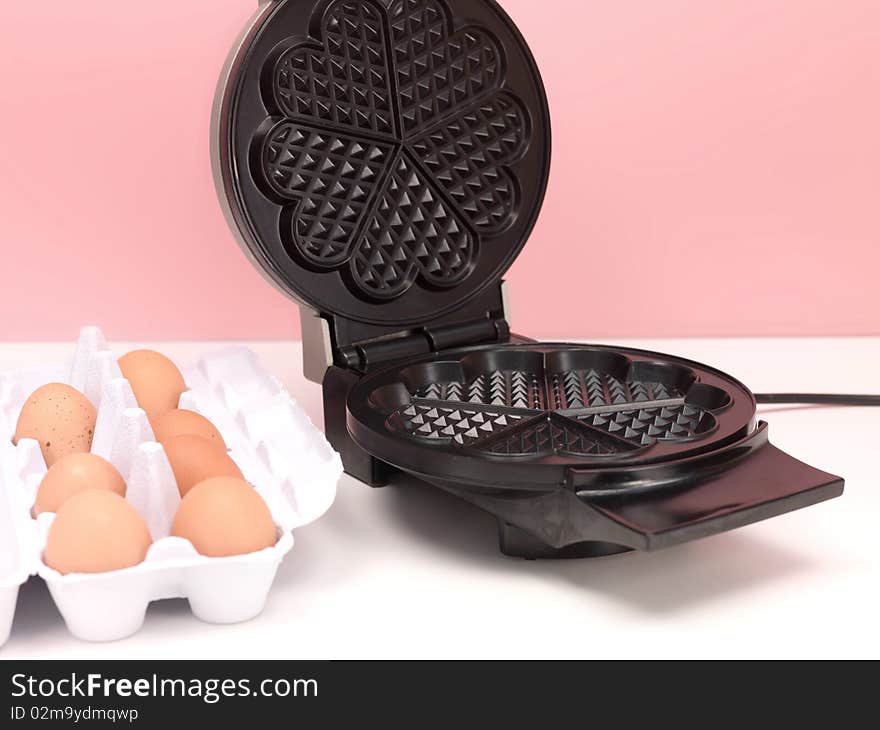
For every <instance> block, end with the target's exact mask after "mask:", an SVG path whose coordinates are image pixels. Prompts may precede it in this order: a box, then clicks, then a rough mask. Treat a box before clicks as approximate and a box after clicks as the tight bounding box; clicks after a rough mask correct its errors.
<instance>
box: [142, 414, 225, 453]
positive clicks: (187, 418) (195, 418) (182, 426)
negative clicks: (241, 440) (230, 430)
mask: <svg viewBox="0 0 880 730" xmlns="http://www.w3.org/2000/svg"><path fill="white" fill-rule="evenodd" d="M153 433H155V434H156V441H158V442H159V443H160V444H164V443H165V442H166V441H168V440H170V439H172V438H174V437H175V436H186V435H189V436H201V437H202V438H204V439H208V441H210V442H211V443H214V444H216V445H217V446H219V447H220V448H221V449H223V451H226V442H225V441H224V440H223V436H221V435H220V432H219V431H218V430H217V427H216V426H215V425H214V424H213V423H211V422H210V421H209V420H208V419H207V418H205V417H204V416H203V415H201V414H199V413H196V412H195V411H186V410H179V409H177V408H175V409H174V410H172V411H166V412H165V413H163V414H162V415H161V416H159V417H158V418H157V419H156V420H155V421H154V422H153Z"/></svg>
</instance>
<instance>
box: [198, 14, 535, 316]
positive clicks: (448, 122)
mask: <svg viewBox="0 0 880 730" xmlns="http://www.w3.org/2000/svg"><path fill="white" fill-rule="evenodd" d="M216 122H217V128H216V129H215V140H219V142H220V149H219V150H218V155H217V158H218V159H217V162H218V163H219V164H218V166H217V172H218V177H219V178H220V179H219V180H218V183H219V186H220V189H221V191H222V196H221V197H222V198H223V199H224V203H225V205H226V208H227V213H228V214H229V215H230V217H231V218H232V220H233V223H234V228H235V229H236V230H237V232H238V233H240V238H241V239H242V242H243V244H244V247H245V249H246V251H247V252H248V253H249V254H250V256H251V257H252V259H253V260H255V262H256V263H257V265H258V266H259V268H261V269H262V270H263V272H264V273H265V274H266V275H268V276H269V277H270V279H271V280H272V281H273V282H274V283H275V284H276V285H278V286H279V287H280V288H281V289H282V290H283V291H284V292H286V293H287V294H289V295H290V296H293V297H294V298H296V299H298V300H300V301H303V302H305V303H307V304H309V305H310V306H312V307H313V308H315V309H317V310H319V311H322V312H326V313H332V314H335V315H338V316H341V317H345V318H347V319H352V320H355V321H359V322H365V323H371V324H381V325H384V326H387V325H407V324H420V323H423V322H424V321H426V320H428V319H431V318H435V317H439V316H443V315H444V314H446V313H448V312H451V311H452V310H454V309H456V308H459V307H461V306H462V305H463V304H465V303H466V302H467V301H468V300H469V299H470V298H472V297H474V296H476V295H477V294H479V293H480V292H482V291H483V290H484V289H485V288H486V287H488V286H490V285H492V284H497V283H498V282H499V281H500V279H501V277H502V275H503V274H504V272H505V271H506V270H507V269H508V268H509V266H510V265H511V263H512V262H513V260H514V259H515V258H516V256H517V254H518V253H519V251H520V250H521V249H522V247H523V245H524V244H525V242H526V239H527V238H528V236H529V234H530V233H531V230H532V228H533V226H534V224H535V221H536V219H537V216H538V211H539V209H540V207H541V204H542V202H543V197H544V192H545V188H546V183H547V176H548V172H549V159H550V130H549V114H548V110H547V101H546V97H545V94H544V89H543V86H542V84H541V80H540V76H539V74H538V71H537V68H536V66H535V62H534V59H533V58H532V56H531V53H530V52H529V50H528V48H527V46H526V45H525V43H524V41H523V39H522V38H521V36H520V35H519V33H518V31H517V30H516V28H515V27H514V26H513V24H512V23H511V21H510V20H509V19H508V18H507V16H506V15H505V14H504V13H503V11H502V10H501V9H500V8H499V7H498V5H497V3H495V2H494V0H329V1H328V0H323V1H316V0H277V2H273V3H269V4H268V5H266V6H264V7H263V8H262V9H261V11H260V12H259V13H258V15H257V16H256V18H255V20H254V22H253V25H252V27H251V28H250V29H249V31H248V32H247V33H246V34H245V37H244V40H243V43H242V45H241V47H240V48H239V49H237V51H236V52H235V53H234V54H233V57H232V60H231V63H230V68H229V70H228V73H227V75H226V76H225V78H224V86H223V94H222V96H221V98H220V102H219V105H218V108H217V110H216Z"/></svg>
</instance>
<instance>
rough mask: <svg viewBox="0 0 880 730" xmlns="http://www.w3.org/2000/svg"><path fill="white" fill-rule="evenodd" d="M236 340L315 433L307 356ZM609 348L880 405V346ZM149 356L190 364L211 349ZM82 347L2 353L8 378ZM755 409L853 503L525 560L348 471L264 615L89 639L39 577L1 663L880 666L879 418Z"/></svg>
mask: <svg viewBox="0 0 880 730" xmlns="http://www.w3.org/2000/svg"><path fill="white" fill-rule="evenodd" d="M129 344H130V343H129ZM244 344H247V345H249V346H250V347H252V348H253V349H254V350H256V352H257V353H259V355H260V356H261V357H262V358H263V360H264V362H265V363H266V364H267V365H268V366H269V368H270V369H271V370H272V371H274V372H275V373H276V374H277V375H278V376H279V377H280V378H282V379H283V380H284V382H285V383H286V384H287V386H288V388H289V389H290V391H291V392H292V393H293V394H294V395H295V396H296V397H297V398H298V399H299V400H300V402H301V403H302V404H303V405H304V407H305V408H306V409H307V410H308V412H309V414H310V415H311V417H312V419H313V420H314V421H315V423H316V424H317V423H322V420H323V419H322V413H321V395H320V388H319V387H318V386H317V385H313V384H311V383H307V382H306V381H305V380H304V379H303V377H302V371H301V353H300V345H299V344H298V343H293V342H281V343H244ZM617 344H621V345H627V346H639V347H646V348H649V349H655V350H660V351H665V352H670V353H675V354H678V355H681V356H685V357H690V358H693V359H696V360H700V361H703V362H706V363H708V364H711V365H714V366H716V367H719V368H721V369H724V370H726V371H728V372H729V373H731V374H732V375H734V376H736V377H738V378H740V379H741V380H743V381H744V382H745V383H746V384H748V385H749V386H750V387H751V388H752V389H753V390H754V391H756V392H768V391H794V390H806V391H810V390H815V391H828V390H830V391H852V392H856V391H862V392H880V382H878V378H877V368H878V364H880V338H865V339H813V340H786V339H776V340H660V341H646V340H642V341H638V342H633V341H626V342H618V343H617ZM151 346H152V347H155V348H156V349H159V350H161V351H163V352H166V353H167V354H169V355H171V356H173V357H175V358H180V359H181V360H184V361H186V360H187V359H192V358H195V357H196V355H197V354H198V353H200V352H203V351H204V350H206V349H210V348H212V347H214V346H215V343H157V344H153V345H151ZM70 347H71V346H70V345H69V344H65V345H54V344H53V345H33V344H31V345H14V344H0V370H6V369H9V368H14V367H19V366H25V365H32V364H34V363H35V362H39V361H40V360H41V359H42V358H60V357H64V356H65V355H67V354H68V353H69V351H70ZM114 348H115V349H116V350H117V351H119V352H124V351H126V349H127V348H128V345H127V344H126V343H114ZM762 414H763V416H764V417H765V418H766V420H768V421H769V422H770V435H771V439H772V441H773V442H774V443H775V444H776V445H777V446H779V447H780V448H782V449H784V450H786V451H788V452H790V453H791V454H793V455H794V456H797V457H799V458H801V459H802V460H805V461H807V462H809V463H811V464H813V465H815V466H817V467H819V468H821V469H824V470H826V471H830V472H832V473H835V474H840V475H842V476H844V477H846V480H847V486H846V493H845V495H844V496H843V498H841V499H838V500H833V501H831V502H827V503H824V504H821V505H818V506H815V507H811V508H808V509H806V510H802V511H800V512H796V513H793V514H790V515H785V516H783V517H779V518H776V519H773V520H770V521H768V522H764V523H759V524H756V525H752V526H749V527H746V528H743V529H740V530H736V531H735V532H731V533H727V534H724V535H719V536H716V537H712V538H708V539H705V540H701V541H698V542H696V543H691V544H688V545H684V546H681V547H677V548H672V549H669V550H666V551H663V552H659V553H655V554H636V553H631V554H626V555H622V556H615V557H610V558H603V559H598V560H593V561H545V562H540V561H539V562H528V561H521V560H514V559H511V558H506V557H504V556H502V555H501V554H500V553H499V551H498V546H497V535H496V528H495V523H494V520H493V519H492V518H490V517H489V516H488V515H486V514H484V513H482V512H480V511H479V510H477V509H475V508H474V507H471V506H469V505H467V504H464V503H463V502H460V501H458V500H456V499H454V498H452V497H449V496H446V495H444V494H442V493H440V492H438V491H435V490H433V489H431V488H428V487H425V486H420V485H418V484H414V483H412V482H409V483H405V484H401V485H399V486H393V487H389V488H386V489H380V490H372V489H369V488H367V487H365V486H363V485H362V484H360V483H358V482H356V481H355V480H354V479H352V478H350V477H347V476H346V477H343V479H342V482H341V484H340V490H339V496H338V499H337V502H336V504H335V506H334V507H333V509H332V510H331V511H330V512H329V513H328V514H327V515H326V516H325V517H324V518H323V519H321V520H320V521H319V522H317V523H315V524H314V525H311V526H309V527H306V528H304V529H302V530H300V531H298V532H297V533H296V546H295V547H294V550H293V552H292V553H291V554H290V555H289V556H288V558H287V559H286V561H285V562H284V564H283V565H282V566H281V569H280V570H279V573H278V577H277V580H276V583H275V586H274V588H273V591H272V593H271V595H270V598H269V604H268V606H267V608H266V611H265V612H264V613H263V614H262V615H261V616H260V617H259V618H257V619H255V620H253V621H251V622H249V623H246V624H241V625H238V626H211V625H208V624H204V623H201V622H200V621H198V620H197V619H195V618H193V616H192V615H191V614H190V612H189V608H188V606H187V603H186V601H184V600H179V601H164V602H159V603H154V604H152V605H151V607H150V609H149V610H148V612H147V620H146V624H145V626H144V628H143V629H142V630H141V631H140V632H139V633H138V634H137V635H135V636H133V637H131V638H129V639H125V640H123V641H119V642H115V643H111V644H89V643H85V642H81V641H79V640H77V639H74V638H72V637H71V636H70V635H69V634H68V633H67V631H66V629H65V627H64V623H63V621H62V619H61V617H60V615H59V614H58V611H57V609H56V608H55V606H54V604H53V603H52V601H51V598H50V596H49V594H48V591H47V590H46V588H45V586H44V584H43V583H42V582H41V581H40V580H39V579H32V580H31V581H30V582H29V583H28V584H26V585H25V586H23V588H22V591H21V594H20V596H19V602H18V610H17V613H16V618H15V624H14V626H13V629H12V637H11V638H10V640H9V642H8V644H6V646H5V647H3V648H2V649H0V658H3V659H16V658H42V657H46V658H49V657H51V658H83V659H85V658H108V659H111V658H123V659H135V658H151V657H152V658H166V657H177V658H200V659H210V658H277V659H295V658H301V659H303V658H304V659H328V658H330V659H332V658H407V657H413V658H437V657H445V658H455V657H473V658H482V657H493V658H494V657H499V658H503V657H517V658H526V657H543V658H555V657H569V658H599V657H620V658H626V657H658V658H664V657H670V658H671V657H681V658H683V657H865V658H869V657H870V658H877V657H878V656H880V628H878V626H880V618H878V617H880V613H878V603H880V602H878V599H880V525H878V515H880V484H878V478H877V474H876V472H877V468H878V459H877V454H878V451H880V448H878V436H880V409H859V408H849V409H847V408H787V407H785V408H783V407H775V408H763V409H762Z"/></svg>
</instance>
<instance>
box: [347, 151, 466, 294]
mask: <svg viewBox="0 0 880 730" xmlns="http://www.w3.org/2000/svg"><path fill="white" fill-rule="evenodd" d="M474 252H475V248H474V244H473V239H472V237H471V234H470V232H469V231H468V230H467V229H466V228H465V227H464V226H463V225H462V224H461V222H460V221H459V219H458V217H457V216H456V215H455V214H454V212H453V211H452V210H451V209H450V208H449V206H448V205H447V204H446V203H445V202H444V200H443V199H442V198H441V197H440V196H439V195H438V194H437V193H436V192H435V191H434V190H433V189H432V186H431V185H430V184H428V183H427V181H426V180H425V179H424V177H423V176H422V174H421V172H420V170H419V169H418V168H417V167H416V166H415V165H413V164H412V163H411V162H410V160H409V159H408V157H407V156H406V155H401V156H400V157H399V158H398V160H397V165H396V168H395V170H394V171H393V173H392V174H391V177H390V178H389V180H388V185H387V187H386V188H385V190H384V192H383V194H382V198H381V200H380V202H379V205H378V207H377V209H376V213H375V215H374V216H373V219H372V221H371V222H370V225H369V227H368V228H367V231H366V235H365V239H364V243H363V244H362V245H361V246H360V247H359V248H358V250H357V252H356V254H355V257H354V259H353V260H352V270H353V272H354V275H355V276H356V277H357V279H358V281H360V282H361V283H362V284H363V286H364V287H365V288H367V289H368V290H369V291H371V292H372V293H373V294H374V295H375V296H379V297H382V298H386V299H390V298H393V297H396V296H399V295H400V294H401V293H402V292H404V291H406V290H407V289H408V288H409V287H410V286H411V285H412V283H413V282H414V281H415V279H416V276H417V274H419V273H420V274H421V275H422V276H423V277H424V279H425V280H426V281H428V282H430V283H433V284H437V285H441V286H442V285H447V286H448V285H450V284H452V283H455V282H456V281H458V280H459V279H461V278H462V277H463V276H465V275H467V273H468V272H469V267H470V264H471V261H472V257H473V255H474Z"/></svg>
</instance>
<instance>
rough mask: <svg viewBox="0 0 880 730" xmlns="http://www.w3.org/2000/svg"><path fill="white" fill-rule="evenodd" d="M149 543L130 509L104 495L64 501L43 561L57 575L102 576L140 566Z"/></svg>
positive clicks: (143, 525)
mask: <svg viewBox="0 0 880 730" xmlns="http://www.w3.org/2000/svg"><path fill="white" fill-rule="evenodd" d="M151 543H152V539H151V538H150V531H149V529H147V525H146V523H145V522H144V520H143V518H142V517H141V516H140V515H139V514H138V511H137V510H136V509H135V508H134V507H132V505H131V504H129V503H128V502H126V501H125V499H123V498H122V497H120V496H119V495H118V494H114V493H113V492H109V491H107V490H91V491H88V492H80V493H79V494H77V495H75V496H73V497H71V498H70V499H68V500H67V501H66V502H65V503H64V504H63V505H62V507H61V509H60V510H58V514H57V515H55V521H54V522H53V523H52V526H51V527H50V528H49V537H48V539H47V541H46V550H45V552H44V553H43V560H44V561H45V563H46V565H48V566H49V567H50V568H54V569H55V570H57V571H58V572H59V573H61V574H62V575H67V574H68V573H106V572H108V571H111V570H122V569H123V568H130V567H132V566H134V565H138V564H139V563H142V562H143V561H144V559H145V558H146V557H147V551H148V550H149V549H150V544H151Z"/></svg>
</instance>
